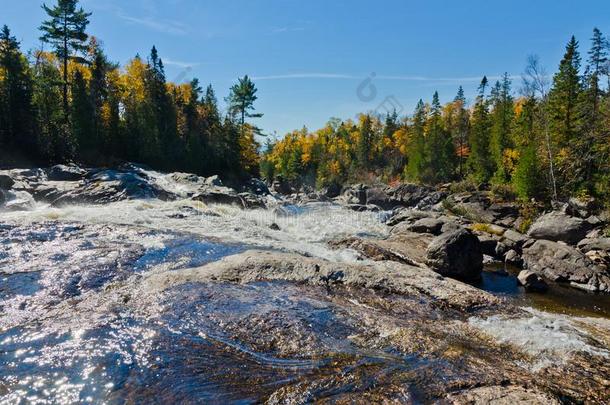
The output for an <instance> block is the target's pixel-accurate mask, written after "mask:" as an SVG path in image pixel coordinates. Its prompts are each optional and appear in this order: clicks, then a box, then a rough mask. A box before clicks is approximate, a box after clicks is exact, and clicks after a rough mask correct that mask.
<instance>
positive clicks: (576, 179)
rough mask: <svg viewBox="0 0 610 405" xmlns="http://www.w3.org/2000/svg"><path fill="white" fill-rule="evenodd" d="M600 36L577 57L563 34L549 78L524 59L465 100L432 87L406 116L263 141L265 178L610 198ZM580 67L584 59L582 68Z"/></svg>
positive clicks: (609, 134)
mask: <svg viewBox="0 0 610 405" xmlns="http://www.w3.org/2000/svg"><path fill="white" fill-rule="evenodd" d="M608 51H609V43H608V40H607V39H606V38H605V37H604V35H603V34H602V33H601V32H600V31H599V30H598V29H597V28H596V29H594V30H593V35H592V40H591V47H590V50H589V51H588V52H587V55H586V60H585V61H584V64H583V60H582V57H581V55H580V50H579V43H578V41H577V40H576V38H574V37H572V38H571V39H570V40H569V42H568V44H567V46H566V49H565V55H564V57H563V59H562V60H561V62H560V64H559V68H558V70H557V72H556V73H555V74H554V75H553V76H552V77H551V76H549V75H548V74H547V73H546V72H545V70H544V68H543V67H542V66H541V64H540V62H539V60H538V58H537V57H536V56H530V57H529V58H528V60H527V64H526V67H525V69H524V73H523V75H522V78H521V79H520V80H519V81H520V83H519V85H518V89H517V91H515V88H514V87H516V86H515V85H514V83H513V79H512V77H511V76H509V75H508V74H504V75H503V76H502V77H501V79H500V80H497V81H496V82H495V83H490V82H489V80H488V79H487V77H483V78H482V80H481V82H480V85H479V87H478V94H477V96H476V99H475V100H474V101H473V102H472V103H471V104H469V103H468V102H467V100H466V98H465V96H464V90H463V88H462V87H460V88H459V89H458V90H457V94H456V96H455V98H454V99H453V100H452V101H451V102H449V103H447V104H445V105H442V104H441V103H440V101H439V95H438V92H435V93H434V95H433V96H432V101H431V102H424V101H423V100H420V101H419V103H418V104H417V106H416V107H415V111H414V112H413V114H412V115H411V116H408V117H399V116H398V115H397V114H396V113H395V112H394V113H390V114H387V115H386V116H379V115H378V114H371V113H369V114H361V115H360V116H359V117H358V118H357V119H356V120H355V121H353V120H347V121H341V120H338V119H331V120H330V121H329V122H328V123H327V125H326V126H325V127H324V128H322V129H319V130H317V131H315V132H310V131H308V130H307V128H303V129H301V130H296V131H294V132H292V133H290V134H288V135H286V136H285V137H284V138H283V139H282V140H279V141H277V142H275V143H271V142H268V143H267V145H266V146H265V151H264V153H263V157H262V161H261V168H262V173H263V176H264V177H266V178H276V177H279V178H282V179H285V180H286V181H290V182H296V183H305V184H311V185H317V186H318V187H323V186H329V185H331V184H344V183H346V182H372V181H373V182H374V181H379V180H381V181H384V182H389V183H392V182H399V181H410V182H417V183H425V184H432V185H435V184H443V183H448V182H455V183H459V184H461V185H463V186H464V187H480V186H482V185H485V186H489V187H490V188H491V189H492V190H493V191H496V192H497V193H498V194H500V195H503V196H511V197H519V198H521V199H523V200H530V199H532V198H535V199H539V200H542V201H554V200H558V199H562V198H566V197H569V196H574V195H578V196H582V197H585V196H597V197H602V198H605V200H606V201H608V197H609V196H610V93H609V92H608V82H610V76H609V70H608V66H609V64H608ZM583 65H584V66H583Z"/></svg>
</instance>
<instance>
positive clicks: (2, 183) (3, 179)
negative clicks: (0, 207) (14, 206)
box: [0, 174, 15, 190]
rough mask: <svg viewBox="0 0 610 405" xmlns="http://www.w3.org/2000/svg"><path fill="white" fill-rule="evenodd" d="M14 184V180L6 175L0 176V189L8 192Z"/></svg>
mask: <svg viewBox="0 0 610 405" xmlns="http://www.w3.org/2000/svg"><path fill="white" fill-rule="evenodd" d="M14 184H15V180H13V178H12V177H10V176H8V175H6V174H0V189H2V190H10V189H11V188H12V187H13V185H14Z"/></svg>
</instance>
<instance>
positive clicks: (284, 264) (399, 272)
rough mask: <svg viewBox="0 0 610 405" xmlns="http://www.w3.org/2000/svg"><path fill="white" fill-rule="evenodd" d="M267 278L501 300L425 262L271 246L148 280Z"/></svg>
mask: <svg viewBox="0 0 610 405" xmlns="http://www.w3.org/2000/svg"><path fill="white" fill-rule="evenodd" d="M262 280H285V281H295V282H304V283H307V284H312V285H326V286H328V287H329V288H330V287H332V286H333V285H334V284H340V285H347V286H354V287H362V288H370V289H376V290H383V291H387V292H390V293H397V294H404V295H410V296H418V295H419V296H422V295H423V296H427V297H429V298H431V299H433V300H434V301H436V302H438V303H439V305H441V306H449V307H452V308H456V309H460V310H473V309H477V308H486V307H492V306H497V305H498V304H500V302H501V300H500V299H498V298H497V297H495V296H493V295H492V294H489V293H487V292H485V291H481V290H478V289H476V288H474V287H471V286H469V285H468V284H464V283H461V282H459V281H456V280H453V279H449V278H445V277H442V276H440V275H438V274H436V273H435V272H433V271H431V270H429V269H425V268H419V267H414V266H409V265H405V264H401V263H397V262H378V263H374V264H349V263H333V262H329V261H325V260H321V259H312V258H304V257H303V256H300V255H297V254H291V253H276V252H269V251H247V252H244V253H241V254H238V255H234V256H229V257H226V258H224V259H222V260H220V261H218V262H214V263H211V264H208V265H206V266H203V267H200V268H194V269H188V270H181V271H177V272H167V273H162V274H156V275H152V276H151V277H150V278H149V279H148V280H147V283H153V285H155V286H156V287H157V288H160V289H164V288H165V287H170V286H175V285H178V284H185V283H190V282H206V281H220V282H234V283H249V282H254V281H262Z"/></svg>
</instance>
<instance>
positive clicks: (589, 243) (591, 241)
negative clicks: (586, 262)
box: [577, 237, 610, 253]
mask: <svg viewBox="0 0 610 405" xmlns="http://www.w3.org/2000/svg"><path fill="white" fill-rule="evenodd" d="M577 246H578V248H579V249H580V250H581V251H583V252H585V253H586V252H589V251H591V250H602V251H605V252H610V238H604V237H599V238H586V239H583V240H581V241H580V242H578V245H577Z"/></svg>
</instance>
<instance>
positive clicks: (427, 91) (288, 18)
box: [0, 0, 610, 136]
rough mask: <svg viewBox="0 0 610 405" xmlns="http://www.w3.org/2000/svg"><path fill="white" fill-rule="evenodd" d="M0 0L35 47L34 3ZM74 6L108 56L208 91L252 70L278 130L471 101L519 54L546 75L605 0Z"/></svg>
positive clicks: (173, 0)
mask: <svg viewBox="0 0 610 405" xmlns="http://www.w3.org/2000/svg"><path fill="white" fill-rule="evenodd" d="M1 1H2V3H5V4H2V5H1V6H0V9H2V14H1V15H0V24H3V23H6V24H8V25H9V27H10V28H11V29H12V31H13V33H14V34H15V35H16V36H17V38H18V39H19V40H21V41H22V46H23V47H24V48H25V49H30V48H32V47H35V46H38V44H39V43H38V39H37V38H38V36H39V33H38V31H37V27H38V26H39V25H40V22H41V21H42V19H43V17H44V15H43V11H42V10H41V9H40V8H39V6H38V4H39V1H38V0H22V1H9V0H1ZM53 2H54V0H48V3H53ZM81 3H82V5H83V6H84V7H85V9H87V10H88V11H91V12H93V16H92V17H91V25H90V28H89V31H90V33H91V34H92V35H95V36H97V37H98V38H100V39H101V40H102V42H103V44H104V47H105V49H106V51H107V53H108V54H109V56H110V57H111V59H112V60H114V61H117V62H120V63H122V64H123V63H125V62H126V61H127V60H129V59H130V58H131V57H133V56H134V55H135V54H136V53H140V54H141V55H143V56H144V55H147V54H148V52H149V50H150V48H151V46H152V45H153V44H155V45H156V46H157V48H158V49H159V52H160V55H161V57H162V58H163V60H164V62H165V64H166V70H167V76H168V79H178V80H188V79H190V78H192V77H198V78H199V79H200V80H201V81H202V82H203V83H205V84H207V83H212V84H213V86H214V88H215V90H216V92H217V95H218V97H219V99H222V98H224V96H226V94H227V92H228V89H229V87H230V86H231V85H232V83H233V82H234V81H235V79H236V78H237V77H238V76H243V75H244V74H248V75H250V76H251V77H254V78H255V83H256V85H257V87H258V88H259V101H258V104H257V107H258V109H259V111H260V112H263V113H264V114H265V116H264V117H263V118H262V119H260V120H258V124H259V125H260V126H261V127H262V128H263V129H264V130H265V131H267V132H268V133H274V132H276V133H277V134H278V135H280V136H281V135H283V134H284V133H285V132H287V131H289V130H292V129H296V128H300V127H302V126H303V125H306V126H307V127H309V128H311V129H316V128H318V127H320V126H322V125H323V124H324V123H325V122H326V121H327V120H328V119H329V118H330V117H340V118H352V117H354V116H355V115H356V114H357V113H358V112H364V111H375V110H377V111H380V112H383V110H384V109H386V108H387V107H388V106H390V107H392V106H397V107H398V108H399V109H400V108H402V109H403V111H404V113H410V112H411V111H412V109H413V107H414V105H415V103H416V102H417V100H418V99H419V98H423V99H424V100H429V99H430V98H431V96H432V94H433V92H434V91H435V90H438V91H439V94H440V96H441V101H447V100H450V99H452V98H453V97H454V95H455V93H456V91H457V87H458V86H459V85H460V84H461V85H463V86H464V90H465V91H466V95H467V97H468V98H469V99H472V98H473V96H474V94H475V91H476V87H477V84H478V82H479V80H480V77H482V76H483V75H488V76H489V77H497V76H499V75H501V74H502V73H504V72H505V71H506V72H508V73H509V74H511V75H513V76H515V84H514V87H515V88H518V86H519V81H520V80H519V79H518V77H519V76H520V74H521V72H522V71H523V67H524V64H525V60H526V57H527V55H529V54H538V55H539V56H540V58H541V61H542V63H543V64H544V65H545V67H546V68H547V70H548V71H549V72H551V73H552V72H553V71H554V70H555V69H556V66H557V64H558V63H559V60H560V58H561V56H562V54H563V48H564V46H565V43H566V42H567V41H568V39H569V37H570V35H572V34H574V35H576V37H577V39H579V40H580V42H581V52H582V53H583V54H585V53H586V51H587V50H588V47H589V38H590V37H591V31H592V29H593V27H594V26H597V27H598V28H600V29H601V30H602V32H604V33H605V34H610V1H608V0H605V1H603V0H599V1H597V0H589V1H580V2H577V1H567V0H553V1H551V0H528V1H522V0H514V1H511V2H504V1H503V2H500V1H479V0H476V1H467V0H464V1H461V2H458V1H410V0H408V1H407V0H403V1H399V0H396V1H360V0H355V1H347V0H307V1H298V0H258V1H255V0H250V1H246V0H234V1H230V0H224V1H204V0H130V1H122V0H81ZM367 78H372V79H371V80H370V82H364V81H365V80H366V79H367ZM361 84H362V86H360V85H361ZM368 84H372V85H373V86H374V90H375V91H371V87H370V86H368ZM359 87H361V88H360V91H359Z"/></svg>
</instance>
